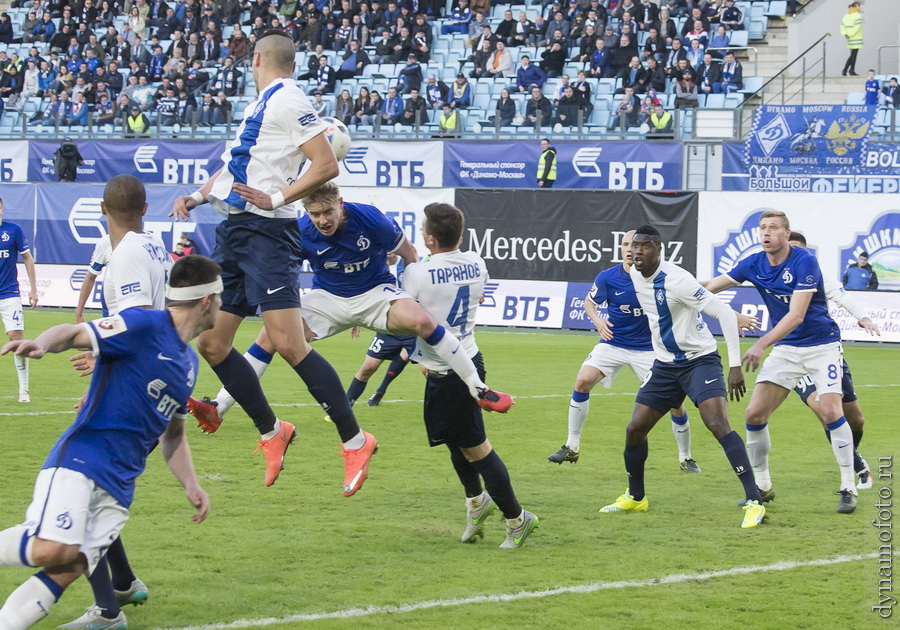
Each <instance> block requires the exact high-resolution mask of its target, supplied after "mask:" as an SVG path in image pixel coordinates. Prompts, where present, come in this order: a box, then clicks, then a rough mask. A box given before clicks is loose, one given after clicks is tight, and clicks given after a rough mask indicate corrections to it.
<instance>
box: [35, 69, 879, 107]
mask: <svg viewBox="0 0 900 630" xmlns="http://www.w3.org/2000/svg"><path fill="white" fill-rule="evenodd" d="M39 74H40V73H39V71H38V69H37V66H36V65H35V64H34V62H33V61H29V62H28V66H27V67H26V68H25V72H24V73H23V74H22V98H29V97H31V96H37V95H38V92H40V89H41V88H40V85H39V82H38V75H39ZM875 98H876V99H877V98H878V97H877V96H876V97H875Z"/></svg>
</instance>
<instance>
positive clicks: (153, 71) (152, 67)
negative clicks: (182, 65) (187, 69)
mask: <svg viewBox="0 0 900 630" xmlns="http://www.w3.org/2000/svg"><path fill="white" fill-rule="evenodd" d="M170 11H171V9H170ZM165 66H166V56H165V55H164V54H163V49H162V46H159V45H157V46H155V47H154V48H153V56H152V57H150V62H149V63H148V64H147V74H149V75H150V80H151V81H153V82H154V83H156V82H157V81H162V77H163V74H164V73H165Z"/></svg>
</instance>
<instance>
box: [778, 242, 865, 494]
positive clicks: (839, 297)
mask: <svg viewBox="0 0 900 630" xmlns="http://www.w3.org/2000/svg"><path fill="white" fill-rule="evenodd" d="M788 243H789V244H790V246H791V247H800V248H802V249H806V237H805V236H803V234H801V233H800V232H795V231H792V232H791V236H790V240H789V241H788ZM822 284H823V285H824V287H825V297H827V298H828V299H829V300H830V301H832V302H834V303H835V304H837V305H838V306H839V307H841V308H842V309H844V310H846V311H847V312H848V313H850V314H851V315H852V316H853V317H855V318H856V321H857V323H858V324H859V326H860V328H864V329H865V330H867V331H868V332H869V334H870V335H872V336H879V337H880V336H881V331H880V330H878V327H877V326H876V325H875V324H874V323H873V322H872V320H871V319H870V318H869V317H868V316H867V315H866V312H865V311H864V310H863V309H862V307H860V305H859V303H857V301H856V300H855V299H853V297H852V296H851V295H850V293H849V292H848V291H847V290H846V289H844V287H843V286H842V285H841V283H840V282H838V281H837V280H835V279H833V278H830V277H828V276H825V275H823V276H822ZM841 372H842V374H843V376H842V378H841V410H842V411H843V412H844V417H845V418H847V424H849V425H850V431H851V432H852V433H853V470H854V471H855V472H856V477H857V479H858V481H857V482H856V487H857V489H859V490H868V489H869V488H871V487H872V486H873V485H874V484H873V482H872V473H871V471H870V470H869V464H868V463H867V462H866V460H865V459H863V458H862V456H861V455H860V454H859V450H858V449H859V443H860V442H861V441H862V437H863V425H864V424H865V422H866V419H865V417H863V412H862V409H861V408H860V406H859V401H858V400H857V396H856V388H855V387H854V386H853V375H852V374H851V373H850V366H849V365H847V360H846V359H842V363H841ZM794 391H795V392H796V393H797V395H799V396H800V399H801V400H803V403H804V404H805V405H806V406H807V407H809V408H810V409H811V410H812V411H813V413H815V414H816V416H817V417H818V418H819V419H820V420H822V415H821V413H822V408H821V405H820V404H819V402H818V400H817V398H818V397H817V396H815V393H816V384H815V383H814V382H813V380H812V378H811V377H810V376H809V374H807V375H806V376H804V377H803V378H802V379H801V380H800V382H799V383H797V386H796V387H794ZM823 424H824V421H823ZM825 435H826V436H827V437H828V439H829V440H831V432H830V431H828V429H825Z"/></svg>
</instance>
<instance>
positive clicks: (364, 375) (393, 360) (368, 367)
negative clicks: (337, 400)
mask: <svg viewBox="0 0 900 630" xmlns="http://www.w3.org/2000/svg"><path fill="white" fill-rule="evenodd" d="M415 346H416V336H415V335H388V334H385V333H375V338H374V339H372V343H371V344H369V349H368V350H367V351H366V358H365V360H364V361H363V364H362V365H361V366H359V370H358V371H357V372H356V375H355V376H354V377H353V381H352V382H351V383H350V387H349V388H348V389H347V396H348V397H349V398H350V402H354V401H356V400H357V399H358V398H359V397H360V396H362V395H363V392H364V391H366V384H367V383H368V382H369V379H370V378H372V376H374V375H375V372H377V371H378V368H379V367H381V364H382V363H384V362H385V361H390V363H389V364H388V368H387V373H386V374H385V375H384V378H383V379H382V380H381V385H379V386H378V389H377V390H375V393H374V394H372V396H371V397H369V400H368V402H367V403H366V404H368V405H369V406H370V407H377V406H378V405H380V404H381V399H382V398H384V395H385V394H386V393H387V388H388V387H389V386H390V384H391V383H392V382H394V379H395V378H397V377H398V376H400V373H401V372H402V371H403V370H404V369H405V368H406V366H407V365H408V364H409V356H410V354H411V353H412V351H413V349H414V348H415Z"/></svg>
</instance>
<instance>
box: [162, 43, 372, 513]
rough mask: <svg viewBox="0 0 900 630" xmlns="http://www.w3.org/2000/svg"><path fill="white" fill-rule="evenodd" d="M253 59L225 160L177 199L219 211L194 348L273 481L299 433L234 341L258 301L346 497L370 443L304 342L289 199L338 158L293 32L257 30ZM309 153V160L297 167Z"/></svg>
mask: <svg viewBox="0 0 900 630" xmlns="http://www.w3.org/2000/svg"><path fill="white" fill-rule="evenodd" d="M251 65H252V68H253V79H254V81H255V82H256V86H257V91H258V94H259V96H258V97H257V99H256V100H255V101H254V102H253V103H251V104H250V105H249V106H248V107H247V109H246V110H245V116H244V119H243V120H242V121H241V124H240V126H239V127H238V129H237V132H236V134H237V135H236V138H235V140H234V142H232V144H231V146H230V147H228V148H227V149H226V150H225V153H224V154H223V156H222V161H223V162H224V163H225V165H224V166H223V167H222V168H221V169H220V170H219V171H218V172H217V173H215V174H214V175H213V176H212V177H210V178H209V180H208V181H207V182H206V183H205V184H204V185H203V187H202V188H201V189H200V190H198V191H196V192H194V193H193V195H191V196H189V197H180V198H179V199H178V200H176V202H175V207H174V209H173V211H172V215H174V216H176V217H177V218H178V219H185V220H186V219H187V217H188V216H189V213H190V211H191V210H192V209H194V208H195V207H196V206H198V205H199V204H201V203H205V202H207V201H209V203H211V204H212V205H213V207H214V208H215V209H216V210H218V211H219V212H221V213H222V214H224V215H225V217H226V219H225V220H224V221H223V222H222V223H220V224H219V226H218V227H217V228H216V248H215V251H214V252H213V255H212V257H213V259H214V260H216V261H217V262H219V263H220V264H221V265H222V269H223V271H222V280H223V282H224V284H225V290H224V292H223V294H222V309H221V311H220V312H219V315H218V318H217V320H216V326H215V327H214V328H213V329H212V330H211V331H209V332H206V333H204V334H203V335H201V337H200V339H199V341H198V348H199V350H200V353H201V354H202V355H203V358H204V359H206V361H207V362H208V363H209V365H210V366H211V367H212V369H213V371H214V372H215V373H216V376H218V378H219V380H220V381H221V382H222V385H223V386H225V388H226V389H227V390H228V391H229V392H230V393H231V394H232V395H233V396H234V398H235V399H236V400H237V402H238V403H239V404H240V405H241V407H242V408H243V409H244V411H245V412H246V413H247V415H249V416H250V417H251V418H252V419H253V423H254V424H255V425H256V427H257V429H258V430H259V433H260V440H259V448H258V449H257V452H258V451H259V450H262V452H263V453H264V454H265V458H266V475H265V484H266V486H271V485H272V484H273V483H275V481H276V480H277V479H278V476H279V474H280V473H281V470H282V468H283V467H284V455H285V452H286V451H287V449H288V447H289V446H290V444H291V442H292V441H293V440H294V439H295V438H296V436H297V432H296V430H295V428H294V425H293V424H291V423H290V422H287V421H282V420H279V419H278V418H276V417H275V413H274V412H273V411H272V408H271V406H270V405H269V402H268V400H267V399H266V397H265V395H264V394H263V391H262V388H261V387H260V384H259V378H257V377H256V373H255V372H254V370H253V367H252V366H251V365H250V364H249V363H248V361H247V360H246V359H245V358H244V357H243V356H242V355H241V354H240V353H239V352H238V351H237V350H235V349H234V347H233V343H234V335H235V333H236V332H237V329H238V327H239V326H240V324H241V322H242V321H243V320H244V318H245V317H247V316H248V315H253V314H255V313H256V311H257V309H259V311H261V313H262V318H263V322H264V323H265V327H266V331H267V334H268V336H269V338H270V339H271V340H272V343H273V346H274V347H275V348H276V349H277V351H278V354H280V355H281V356H282V357H283V358H284V359H285V360H286V361H287V362H288V364H290V365H291V367H292V368H293V369H294V371H296V372H297V375H298V376H299V377H300V379H301V380H303V382H304V383H305V384H306V386H307V389H308V390H309V392H310V394H312V396H313V398H314V399H315V400H316V401H317V402H318V403H319V404H320V405H322V407H323V408H324V409H325V411H326V412H327V413H328V414H329V416H330V417H331V419H332V420H333V421H334V424H335V427H336V428H337V430H338V433H339V434H340V436H341V449H342V453H341V454H342V455H343V457H344V486H343V490H344V496H352V495H353V494H355V493H356V492H357V491H358V490H359V489H360V488H361V487H362V484H363V481H365V478H366V474H367V470H368V467H369V460H370V459H371V457H372V454H373V453H374V452H375V449H376V446H377V442H376V440H375V437H374V436H373V435H372V434H370V433H367V432H365V431H363V430H362V429H361V428H360V427H359V424H358V423H357V421H356V417H355V416H354V415H353V410H352V408H351V407H350V403H349V401H348V400H347V394H346V393H345V392H344V389H343V387H342V386H341V381H340V379H339V378H338V375H337V372H335V370H334V368H333V367H332V366H331V364H330V363H328V361H326V360H325V359H324V358H323V357H322V356H321V355H320V354H319V353H318V352H316V351H315V350H313V349H312V348H310V346H309V343H308V342H307V341H306V331H305V330H304V326H303V320H302V319H301V316H300V295H299V288H300V287H299V272H300V257H301V250H300V232H299V228H298V225H297V207H296V205H295V202H296V201H297V200H299V199H300V198H301V197H305V196H306V195H308V194H310V193H311V192H313V191H314V190H315V189H317V188H318V187H319V186H321V185H322V184H324V183H325V182H327V181H328V180H330V179H331V178H333V177H335V176H336V175H337V174H338V164H337V160H336V158H335V156H334V151H332V149H331V146H330V145H329V143H328V139H327V137H326V136H325V134H324V133H323V132H324V131H325V130H326V125H325V123H323V122H322V121H321V120H319V117H318V116H317V115H316V113H315V111H314V110H313V108H312V105H311V104H310V102H309V98H307V96H306V94H304V93H303V91H302V90H301V89H300V88H299V87H297V85H296V83H294V81H293V79H292V76H293V72H294V43H293V40H291V37H290V36H289V35H287V34H286V33H284V32H281V31H276V30H270V31H266V32H265V33H263V35H262V36H260V38H259V39H258V40H257V42H256V46H255V47H254V49H253V60H252V62H251ZM306 159H309V160H310V162H311V164H310V167H309V168H308V169H306V171H305V172H304V173H303V174H302V175H299V173H300V170H301V167H302V166H303V164H304V162H305V161H306Z"/></svg>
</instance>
